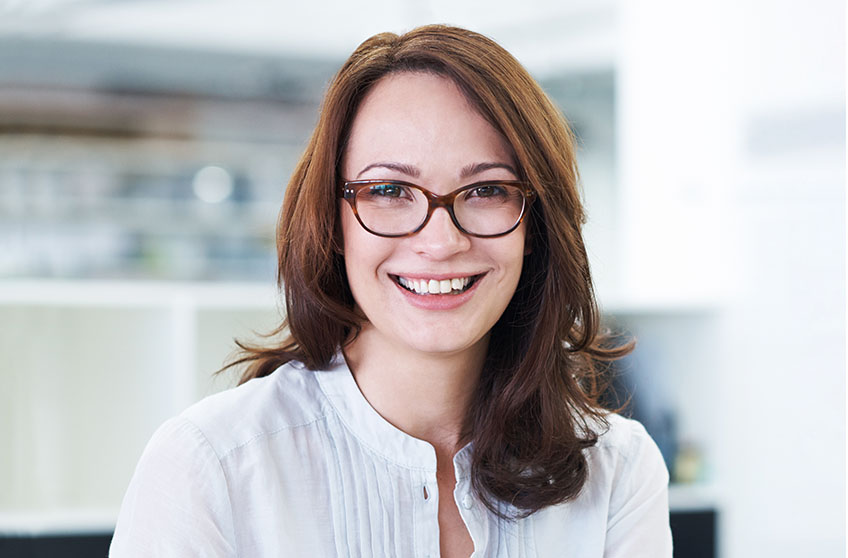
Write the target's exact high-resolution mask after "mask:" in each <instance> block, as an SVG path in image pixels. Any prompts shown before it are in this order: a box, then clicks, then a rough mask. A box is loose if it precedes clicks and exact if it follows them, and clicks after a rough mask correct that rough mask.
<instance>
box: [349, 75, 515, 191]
mask: <svg viewBox="0 0 848 558" xmlns="http://www.w3.org/2000/svg"><path fill="white" fill-rule="evenodd" d="M377 159H388V160H393V161H394V160H397V159H402V162H403V163H406V164H410V165H415V166H420V167H422V169H423V170H424V171H426V170H427V169H428V168H429V167H433V166H456V165H460V166H465V165H467V164H468V163H469V162H474V163H476V162H483V161H494V162H504V163H511V162H512V160H513V157H512V149H511V148H510V146H509V144H508V143H507V142H506V140H505V139H504V138H503V136H502V135H501V134H500V133H499V132H498V131H497V130H496V129H495V128H494V127H493V126H492V125H491V124H490V123H489V122H488V121H487V120H486V119H485V118H484V117H483V116H482V115H481V114H480V113H479V111H478V110H477V109H476V108H475V107H474V106H473V105H472V104H471V103H470V102H469V101H468V99H467V98H466V96H465V95H464V94H463V92H462V91H461V90H460V88H459V87H458V86H457V85H456V84H455V83H454V82H453V81H452V80H450V79H449V78H447V77H444V76H440V75H437V74H433V73H423V72H414V73H413V72H401V73H395V74H390V75H388V76H385V77H383V78H382V79H380V80H379V81H378V82H377V83H376V84H375V85H374V86H373V87H372V88H371V90H370V91H369V92H368V93H367V94H366V96H365V98H364V99H363V100H362V102H361V104H360V106H359V108H358V110H357V112H356V115H355V117H354V120H353V124H352V126H351V131H350V135H349V138H348V142H347V148H346V150H345V153H344V167H345V169H346V171H353V170H354V169H351V168H348V166H349V165H353V166H354V167H358V166H362V165H367V164H370V163H373V162H374V160H377ZM348 177H349V178H353V177H352V176H348Z"/></svg>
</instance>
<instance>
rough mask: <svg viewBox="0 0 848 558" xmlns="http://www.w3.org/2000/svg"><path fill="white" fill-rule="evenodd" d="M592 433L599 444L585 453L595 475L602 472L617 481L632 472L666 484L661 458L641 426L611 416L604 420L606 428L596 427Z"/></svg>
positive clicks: (666, 474)
mask: <svg viewBox="0 0 848 558" xmlns="http://www.w3.org/2000/svg"><path fill="white" fill-rule="evenodd" d="M593 429H594V430H595V432H597V434H598V441H597V443H596V444H595V445H594V446H593V447H591V448H589V449H588V450H587V457H588V458H589V461H590V467H591V468H592V469H595V470H596V473H597V472H598V471H597V470H598V469H601V470H606V471H607V472H609V473H615V476H616V477H619V476H621V475H622V474H623V473H626V472H631V473H632V472H633V470H634V468H635V469H638V470H639V471H641V473H640V474H649V473H650V474H651V475H652V476H658V477H660V480H661V479H662V478H663V477H664V479H665V480H664V481H663V482H665V483H667V482H668V471H667V469H666V467H665V462H664V461H663V458H662V454H661V453H660V450H659V448H658V447H657V444H656V443H655V442H654V440H653V439H652V438H651V436H650V434H648V432H647V430H645V427H644V426H642V424H641V423H640V422H638V421H635V420H633V419H629V418H625V417H623V416H621V415H618V414H614V413H613V414H609V415H607V416H606V424H605V425H602V424H598V423H596V424H595V425H594V426H593Z"/></svg>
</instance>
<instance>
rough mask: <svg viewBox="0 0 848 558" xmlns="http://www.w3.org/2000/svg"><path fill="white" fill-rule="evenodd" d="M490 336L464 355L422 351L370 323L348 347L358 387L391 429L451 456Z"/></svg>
mask: <svg viewBox="0 0 848 558" xmlns="http://www.w3.org/2000/svg"><path fill="white" fill-rule="evenodd" d="M487 347H488V338H484V339H482V340H481V341H480V342H478V343H477V344H475V345H474V346H473V347H470V348H468V349H466V350H464V351H461V352H457V353H450V354H433V353H423V352H419V351H414V350H410V349H409V348H408V347H398V346H397V345H394V344H392V343H390V342H387V340H385V339H383V338H382V336H381V335H380V334H379V333H377V332H376V331H374V330H373V328H371V327H370V326H369V325H368V324H367V323H366V324H364V326H363V329H362V331H361V332H360V334H359V335H358V336H357V338H356V339H355V340H354V341H353V342H352V343H350V344H348V345H347V346H346V348H345V358H346V359H347V363H348V365H349V366H350V369H351V371H352V372H353V376H354V378H355V379H356V383H357V385H358V386H359V389H360V391H361V392H362V394H363V395H364V396H365V399H367V400H368V402H369V403H370V404H371V406H372V407H373V408H374V409H375V410H376V411H377V412H378V413H379V414H380V415H381V416H382V417H383V418H384V419H386V420H387V421H389V422H390V423H391V424H392V425H394V426H395V427H397V428H399V429H400V430H402V431H404V432H406V433H407V434H409V435H410V436H413V437H415V438H419V439H421V440H424V441H427V442H429V443H430V444H432V445H433V446H434V448H435V449H436V452H437V454H441V455H444V456H446V457H449V456H453V454H455V453H456V452H457V451H458V450H459V449H461V445H460V444H461V443H462V439H461V434H462V429H463V425H464V422H465V417H466V414H467V411H468V407H469V405H470V403H471V399H472V397H473V395H474V391H475V389H476V387H477V382H478V380H479V378H480V372H481V370H482V368H483V361H484V360H485V357H486V349H487Z"/></svg>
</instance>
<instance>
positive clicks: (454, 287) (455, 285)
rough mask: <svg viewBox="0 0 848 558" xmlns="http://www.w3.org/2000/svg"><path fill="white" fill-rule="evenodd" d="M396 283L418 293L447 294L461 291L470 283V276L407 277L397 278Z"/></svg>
mask: <svg viewBox="0 0 848 558" xmlns="http://www.w3.org/2000/svg"><path fill="white" fill-rule="evenodd" d="M397 281H398V283H400V285H401V286H402V287H404V288H406V289H407V290H410V291H413V292H415V293H418V294H449V293H451V292H453V291H458V292H461V291H463V290H464V289H465V288H466V287H468V284H469V283H471V277H457V278H453V279H441V280H437V279H430V280H429V281H428V280H427V279H421V280H418V279H408V278H406V277H400V276H398V278H397Z"/></svg>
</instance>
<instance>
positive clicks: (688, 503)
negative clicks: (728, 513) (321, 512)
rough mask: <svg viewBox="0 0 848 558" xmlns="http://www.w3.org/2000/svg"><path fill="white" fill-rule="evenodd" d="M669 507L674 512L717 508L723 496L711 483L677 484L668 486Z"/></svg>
mask: <svg viewBox="0 0 848 558" xmlns="http://www.w3.org/2000/svg"><path fill="white" fill-rule="evenodd" d="M668 507H669V509H671V511H672V512H692V511H704V510H717V509H718V508H720V507H721V498H720V497H719V494H718V490H717V489H716V487H715V486H713V485H710V484H675V483H672V484H671V486H669V487H668Z"/></svg>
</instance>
